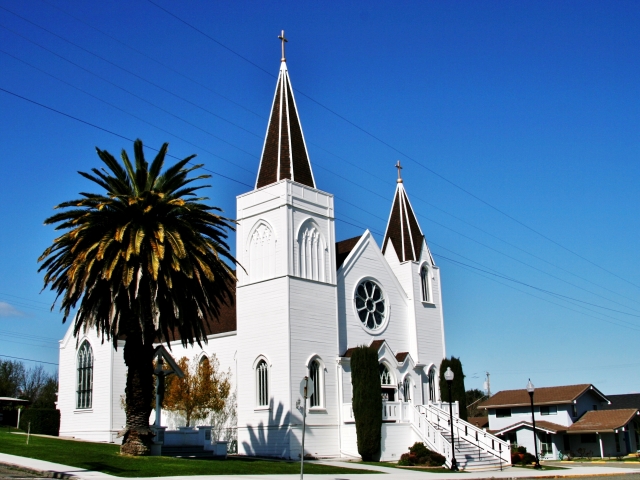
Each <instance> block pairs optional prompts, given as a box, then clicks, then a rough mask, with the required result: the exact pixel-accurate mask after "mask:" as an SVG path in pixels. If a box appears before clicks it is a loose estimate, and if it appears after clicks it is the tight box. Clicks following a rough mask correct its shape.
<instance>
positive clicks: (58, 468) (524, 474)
mask: <svg viewBox="0 0 640 480" xmlns="http://www.w3.org/2000/svg"><path fill="white" fill-rule="evenodd" d="M0 463H6V464H9V465H16V466H19V467H22V468H27V469H31V470H37V471H41V472H49V473H52V474H53V476H54V478H69V479H70V478H73V479H80V480H116V479H121V478H123V477H116V476H113V475H107V474H105V473H100V472H92V471H89V470H84V469H81V468H78V467H70V466H68V465H60V464H58V463H52V462H45V461H43V460H36V459H33V458H26V457H19V456H16V455H8V454H6V453H0ZM317 463H321V464H323V465H334V466H339V467H348V468H353V469H354V470H355V469H366V470H375V471H378V472H380V473H379V474H366V473H365V474H340V475H336V474H333V475H305V478H309V479H314V480H404V479H427V478H430V479H433V480H454V479H455V480H476V479H490V478H534V477H537V478H556V477H576V476H588V477H593V476H599V475H625V474H640V468H636V469H634V468H619V467H608V466H606V465H603V466H598V467H595V466H588V467H582V466H579V467H573V466H572V467H570V468H567V469H566V470H548V471H544V472H536V471H533V470H525V469H522V468H513V467H509V468H506V469H504V470H503V471H502V472H501V471H499V470H498V471H489V472H469V473H429V472H417V471H414V470H400V469H397V468H389V467H379V466H372V465H360V464H356V463H349V462H339V461H319V462H317ZM176 473H177V472H176ZM145 478H148V479H149V480H178V479H181V480H182V479H185V478H188V479H189V480H240V479H242V480H276V479H283V478H286V479H291V480H293V479H297V478H300V476H299V475H190V476H188V477H183V476H179V475H176V476H171V477H145Z"/></svg>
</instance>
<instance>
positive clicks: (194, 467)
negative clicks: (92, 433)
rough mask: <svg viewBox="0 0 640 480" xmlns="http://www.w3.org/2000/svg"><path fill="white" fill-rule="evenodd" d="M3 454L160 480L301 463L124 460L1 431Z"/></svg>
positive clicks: (98, 448)
mask: <svg viewBox="0 0 640 480" xmlns="http://www.w3.org/2000/svg"><path fill="white" fill-rule="evenodd" d="M0 452H2V453H8V454H11V455H20V456H23V457H29V458H37V459H39V460H46V461H49V462H55V463H61V464H63V465H69V466H72V467H79V468H85V469H87V470H94V471H99V472H104V473H108V474H110V475H117V476H119V477H160V476H167V475H176V474H179V475H235V474H245V475H249V474H254V475H255V474H272V475H277V474H283V475H284V474H291V473H292V474H295V473H300V463H298V462H285V461H271V460H260V459H251V458H237V457H229V458H228V459H227V460H213V459H183V458H171V457H136V458H133V457H123V456H120V454H119V446H118V445H113V444H106V443H89V442H75V441H72V440H60V439H55V438H46V437H35V436H32V437H31V438H30V440H29V445H26V436H25V435H16V434H12V433H9V432H8V430H7V429H6V428H3V429H0ZM304 471H305V473H310V474H311V473H319V474H350V475H353V474H358V473H376V472H373V471H370V470H355V469H350V468H340V467H330V466H326V465H315V464H305V467H304Z"/></svg>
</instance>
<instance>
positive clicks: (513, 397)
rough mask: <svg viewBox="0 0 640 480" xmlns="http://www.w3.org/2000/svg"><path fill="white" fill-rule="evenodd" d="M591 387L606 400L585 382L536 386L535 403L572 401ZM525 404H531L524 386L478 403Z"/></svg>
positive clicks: (481, 406) (487, 405)
mask: <svg viewBox="0 0 640 480" xmlns="http://www.w3.org/2000/svg"><path fill="white" fill-rule="evenodd" d="M589 389H592V390H593V391H594V392H595V393H597V394H598V395H600V396H601V397H602V398H603V399H605V400H606V397H605V396H604V395H602V393H600V391H598V389H596V388H595V387H593V385H591V384H588V383H585V384H581V385H565V386H560V387H539V388H536V390H535V393H534V395H533V403H534V404H535V405H553V404H563V403H572V402H573V401H574V400H575V399H577V398H578V397H579V396H580V395H582V394H583V393H584V392H586V391H587V390H589ZM523 405H531V400H530V399H529V393H528V392H527V390H526V389H524V388H523V389H521V390H503V391H501V392H498V393H496V394H495V395H494V396H493V397H491V398H489V399H487V400H485V401H484V402H482V403H481V404H480V405H478V408H496V407H520V406H523Z"/></svg>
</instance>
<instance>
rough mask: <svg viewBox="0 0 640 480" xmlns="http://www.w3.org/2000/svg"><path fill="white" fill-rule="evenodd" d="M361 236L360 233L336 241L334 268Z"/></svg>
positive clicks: (337, 267)
mask: <svg viewBox="0 0 640 480" xmlns="http://www.w3.org/2000/svg"><path fill="white" fill-rule="evenodd" d="M361 238H362V235H359V236H357V237H353V238H348V239H346V240H341V241H340V242H336V270H337V269H339V268H340V267H341V266H342V264H343V263H344V261H345V260H346V259H347V257H348V256H349V254H350V253H351V250H353V249H354V248H355V246H356V244H357V243H358V241H359V240H360V239H361Z"/></svg>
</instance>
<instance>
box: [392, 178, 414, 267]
mask: <svg viewBox="0 0 640 480" xmlns="http://www.w3.org/2000/svg"><path fill="white" fill-rule="evenodd" d="M423 240H424V235H423V234H422V230H421V229H420V225H418V220H417V218H416V214H415V213H414V211H413V207H412V206H411V202H409V197H408V196H407V192H406V190H405V189H404V184H403V182H402V179H401V178H398V182H397V183H396V193H395V195H394V197H393V204H392V206H391V213H390V214H389V220H388V222H387V229H386V231H385V234H384V240H383V241H382V253H385V252H386V250H387V245H388V244H389V242H391V243H392V244H393V248H394V249H395V251H396V253H397V255H398V259H399V260H400V261H401V262H406V261H409V260H411V261H413V262H417V261H418V260H419V259H420V252H421V251H422V242H423Z"/></svg>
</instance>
